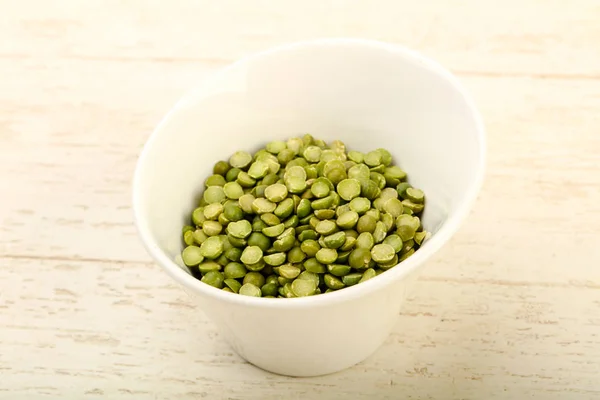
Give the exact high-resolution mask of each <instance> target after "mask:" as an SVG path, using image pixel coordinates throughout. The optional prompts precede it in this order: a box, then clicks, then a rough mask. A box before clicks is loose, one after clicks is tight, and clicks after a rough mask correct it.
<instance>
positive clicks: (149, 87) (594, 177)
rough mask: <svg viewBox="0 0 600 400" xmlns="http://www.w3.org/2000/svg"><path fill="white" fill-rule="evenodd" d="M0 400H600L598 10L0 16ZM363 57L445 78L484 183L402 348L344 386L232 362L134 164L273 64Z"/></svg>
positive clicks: (441, 4) (345, 375)
mask: <svg viewBox="0 0 600 400" xmlns="http://www.w3.org/2000/svg"><path fill="white" fill-rule="evenodd" d="M0 9H2V10H3V11H2V13H1V14H0V37H2V38H3V39H4V40H0V77H1V78H0V399H11V400H13V399H33V398H35V399H37V398H42V399H54V398H56V399H58V398H90V399H93V398H111V399H146V398H148V399H171V398H178V399H196V398H207V399H279V398H290V399H295V398H310V399H337V398H349V399H444V400H445V399H517V398H518V399H520V398H528V397H535V398H542V399H595V398H598V397H599V396H600V379H598V376H600V268H598V267H599V266H600V246H599V244H600V236H599V235H600V172H599V167H600V135H599V134H598V127H599V126H600V50H599V49H600V48H599V47H598V43H600V24H599V23H598V21H600V4H599V3H598V2H597V1H594V0H580V1H573V2H568V3H567V2H563V1H558V0H556V1H548V0H531V1H523V0H520V1H517V0H507V1H504V2H502V3H497V2H492V1H469V0H461V1H455V2H447V1H443V0H434V1H429V2H392V1H382V0H381V1H335V0H328V1H316V0H314V1H303V2H290V1H279V2H269V1H253V2H246V1H242V0H238V1H233V0H225V1H192V0H179V1H174V2H171V3H170V4H169V5H166V3H164V2H160V1H142V0H136V1H134V0H132V1H125V0H122V1H116V0H114V1H113V0H110V1H109V0H102V1H101V0H97V1H86V2H78V1H75V0H72V1H67V0H65V1H45V2H42V1H33V0H30V1H22V2H10V1H8V0H0ZM320 36H359V37H367V38H374V39H383V40H389V41H392V42H398V43H403V44H406V45H408V46H411V47H414V48H416V49H418V50H420V51H422V52H423V53H425V54H426V55H429V56H431V57H434V58H436V59H437V60H439V61H440V62H442V63H443V64H444V65H446V66H447V67H448V68H450V69H451V70H453V71H454V72H455V73H456V74H457V75H458V76H459V78H461V80H462V81H463V82H464V83H465V85H466V86H467V88H468V89H469V90H470V91H471V92H472V93H473V95H474V97H475V99H476V102H477V104H478V105H479V107H480V109H481V111H482V113H483V116H484V119H485V122H486V126H487V129H488V135H489V162H488V171H487V177H486V182H485V185H484V188H483V190H482V193H481V196H480V199H479V201H478V203H477V204H476V207H475V209H474V210H473V213H472V214H471V216H470V218H469V219H468V221H467V222H466V223H465V225H464V227H463V228H462V229H461V231H460V232H459V233H458V234H457V235H456V236H455V238H453V240H452V241H451V242H450V243H449V244H448V245H447V246H446V247H445V248H444V249H443V250H442V251H441V252H440V253H439V254H438V255H437V256H436V257H435V258H434V259H433V260H432V261H431V263H430V264H429V266H428V268H427V269H426V271H425V273H424V276H423V277H422V278H421V279H420V281H419V282H418V284H417V285H416V287H415V288H414V292H413V294H412V295H411V297H410V298H409V300H408V301H407V303H406V305H405V307H404V309H403V312H402V314H401V315H400V317H399V320H398V324H397V326H396V329H395V331H394V333H393V335H392V336H391V337H390V338H389V339H388V341H387V342H386V343H385V345H384V346H383V348H382V349H381V350H380V351H379V352H377V353H376V354H375V355H374V356H372V357H371V358H369V359H368V360H366V361H364V362H363V363H361V364H359V365H357V366H355V367H353V368H351V369H349V370H347V371H343V372H340V373H338V374H334V375H330V376H326V377H319V378H310V379H292V378H286V377H281V376H275V375H272V374H269V373H266V372H263V371H261V370H258V369H256V368H254V367H252V366H250V365H248V364H247V363H245V362H244V361H243V360H241V359H240V358H239V357H238V356H236V355H235V354H234V353H233V352H232V351H231V349H230V348H229V347H228V346H227V345H226V344H225V343H224V342H223V341H222V339H221V338H220V336H219V333H218V332H217V331H216V330H215V328H214V327H213V325H212V324H211V323H210V321H208V320H207V319H206V318H205V317H204V315H203V314H202V312H201V311H200V310H198V309H196V308H195V307H194V306H193V305H192V304H191V302H190V301H188V299H187V296H186V295H185V294H184V293H183V292H182V291H181V290H180V289H179V288H178V287H177V286H176V285H175V284H174V283H173V282H172V281H171V280H170V279H169V278H168V277H167V276H166V275H165V274H164V273H163V272H162V271H160V269H159V268H158V267H157V266H155V265H153V264H152V262H151V261H150V259H149V257H148V255H147V254H146V253H145V251H144V250H143V249H142V247H141V245H140V243H139V241H138V239H137V237H136V232H135V230H134V227H133V225H132V216H131V208H130V181H131V176H132V172H133V168H134V165H135V161H136V157H137V155H138V153H139V151H140V148H141V146H142V145H143V143H144V141H145V140H146V138H147V137H148V134H149V132H150V131H151V130H152V129H153V127H154V126H155V125H156V123H157V122H158V121H159V119H160V118H161V117H162V115H164V113H165V112H166V111H167V110H168V109H169V107H170V106H171V105H172V104H173V103H174V102H175V101H176V100H177V99H178V98H179V96H181V95H182V94H183V93H184V92H185V91H186V90H187V89H188V88H189V86H190V85H191V84H193V83H194V82H197V81H199V80H201V79H202V78H203V77H205V76H206V75H207V74H209V73H211V72H213V71H215V70H216V69H218V68H220V67H222V66H223V65H226V64H227V63H229V62H231V61H233V60H235V59H237V58H239V57H241V56H243V55H246V54H249V53H252V52H254V51H257V50H261V49H264V48H267V47H270V46H272V45H276V44H280V43H284V42H289V41H293V40H299V39H307V38H314V37H320Z"/></svg>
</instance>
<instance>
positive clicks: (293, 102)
mask: <svg viewBox="0 0 600 400" xmlns="http://www.w3.org/2000/svg"><path fill="white" fill-rule="evenodd" d="M307 132H309V133H311V134H312V135H313V136H315V137H317V138H321V139H323V140H326V141H331V140H335V139H339V140H342V141H343V142H345V143H346V146H347V147H348V149H354V150H360V151H364V152H366V151H369V150H372V149H375V148H378V147H384V148H386V149H388V150H389V151H390V152H391V153H392V155H393V156H394V162H395V163H396V164H397V165H399V166H401V167H402V168H403V169H404V170H405V171H407V173H408V176H409V182H411V183H412V184H413V185H414V186H416V187H419V188H421V189H423V190H424V191H425V193H426V196H427V202H426V211H425V213H424V215H423V224H424V226H425V228H426V229H427V230H429V231H431V232H433V233H434V234H435V233H436V232H437V231H439V230H440V229H442V228H443V227H444V225H445V224H447V223H448V220H449V218H450V217H451V216H452V215H453V214H456V213H457V212H458V211H459V210H461V208H464V207H465V204H464V203H465V201H466V200H467V199H466V196H467V193H472V192H473V191H474V185H476V183H477V180H478V179H480V175H481V173H482V168H483V154H482V141H483V137H482V132H481V127H480V124H479V121H478V118H477V115H476V112H475V111H474V109H473V108H472V106H471V105H470V103H469V101H468V100H467V99H466V98H465V95H464V93H463V92H462V90H461V89H460V88H459V87H458V86H457V84H456V83H455V81H454V80H453V78H451V76H450V75H448V74H447V73H446V72H445V71H443V70H442V69H441V68H439V67H437V66H436V65H435V64H432V63H430V62H427V61H424V60H423V59H422V58H421V57H419V56H417V55H415V54H413V53H411V52H409V51H406V50H402V49H401V48H398V47H392V46H387V45H383V44H381V45H374V44H372V43H362V42H353V41H322V42H316V43H312V44H304V45H295V46H287V47H284V48H281V49H278V50H275V51H270V52H266V53H262V54H260V55H258V56H255V57H252V58H249V59H246V60H243V61H241V62H238V63H236V64H234V65H233V66H231V67H229V68H227V69H225V70H224V71H222V72H221V73H219V74H217V75H216V76H215V77H213V78H212V79H211V80H210V81H208V82H207V83H205V84H204V85H202V86H201V87H199V88H198V89H196V90H195V91H193V92H192V93H191V94H190V95H188V96H187V97H186V98H184V99H183V100H182V101H181V102H180V103H178V105H177V106H176V107H175V108H174V109H173V110H172V111H171V112H170V113H169V115H168V116H167V117H166V118H165V119H164V120H163V122H162V123H161V124H160V126H159V127H158V128H157V130H156V131H155V132H154V134H153V135H152V137H151V139H150V140H149V142H148V144H147V145H146V148H145V149H144V152H143V154H142V157H141V158H140V161H139V164H138V171H137V175H136V182H135V187H134V191H135V192H136V196H137V197H136V198H137V199H138V201H137V204H136V205H135V207H136V208H137V209H136V216H137V218H138V220H143V221H144V224H145V227H147V229H148V231H149V234H150V237H151V241H152V242H153V243H152V244H151V246H156V247H157V248H158V249H159V250H160V251H162V252H164V253H165V254H166V255H167V256H168V257H169V258H171V259H174V258H175V257H176V256H177V255H178V254H179V252H180V251H181V227H182V226H183V225H184V224H188V223H189V215H190V213H191V211H192V210H193V209H194V207H195V205H196V204H197V201H198V199H199V195H200V192H201V190H202V189H203V182H204V180H205V179H206V177H207V176H208V175H210V174H211V173H212V166H213V165H214V163H215V162H216V161H218V160H221V159H227V158H228V157H229V155H230V154H232V153H233V152H234V151H236V150H240V149H244V150H249V151H250V150H257V149H258V148H260V147H261V146H264V145H265V144H266V143H267V142H268V141H270V140H274V139H287V138H289V137H292V136H294V135H302V134H304V133H307ZM146 245H148V243H146ZM426 247H427V244H425V245H424V246H423V249H425V248H426Z"/></svg>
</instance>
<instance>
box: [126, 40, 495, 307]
mask: <svg viewBox="0 0 600 400" xmlns="http://www.w3.org/2000/svg"><path fill="white" fill-rule="evenodd" d="M323 45H357V46H365V47H370V48H372V49H378V50H382V51H387V52H393V53H396V54H400V55H401V56H403V57H404V58H406V59H408V60H410V61H412V62H416V64H418V65H420V67H422V68H425V69H428V70H429V71H430V72H432V73H434V74H436V75H438V76H440V77H441V78H443V79H444V80H445V81H446V82H447V83H449V84H450V86H451V87H452V88H453V89H454V90H455V91H456V92H457V93H458V94H459V95H460V96H461V97H462V98H463V100H464V101H465V104H466V105H467V110H468V112H469V113H470V115H471V118H472V119H473V121H474V124H475V129H476V132H477V139H478V141H479V143H478V145H479V146H478V147H479V160H478V164H479V166H478V170H477V171H476V173H475V177H474V179H473V181H472V182H471V183H470V185H469V187H468V189H467V191H466V193H465V195H464V199H463V201H462V202H461V204H460V205H459V206H458V207H457V209H456V211H455V212H454V213H452V214H451V215H449V216H448V218H447V219H446V221H445V222H444V223H443V224H442V226H441V227H440V229H439V230H438V231H437V232H436V233H435V234H434V235H432V236H431V238H430V239H429V240H428V241H427V244H426V245H425V246H423V247H422V248H420V249H419V251H417V252H415V253H414V254H413V255H412V256H411V257H410V258H408V259H406V260H405V261H403V262H402V268H391V269H389V270H388V271H386V273H385V274H381V275H378V276H376V277H374V278H372V279H369V280H368V281H366V282H363V283H361V284H360V285H353V286H350V287H347V288H344V289H343V290H339V291H335V292H332V293H324V294H320V295H317V296H309V297H298V298H288V299H285V300H282V299H279V298H264V297H250V296H242V295H239V294H236V293H228V292H225V291H223V290H220V289H217V288H214V287H212V286H210V285H207V284H205V283H203V282H200V281H199V280H198V279H196V278H194V277H193V276H191V275H190V274H188V273H187V272H185V271H184V270H183V269H182V268H181V267H180V266H179V265H177V264H176V262H175V261H174V260H173V259H171V258H170V257H169V256H167V254H166V253H165V252H164V251H162V250H161V249H160V247H159V246H158V244H157V243H156V242H155V240H154V238H153V235H152V234H151V231H150V228H149V227H148V223H147V221H146V220H145V219H144V217H143V215H144V212H143V210H144V206H143V204H144V202H143V199H142V198H141V193H140V190H139V187H140V184H141V177H142V175H143V166H144V165H145V164H146V158H147V157H148V152H149V149H150V148H151V147H152V145H153V142H154V140H155V139H156V137H157V136H158V135H160V132H161V131H162V130H163V128H164V126H166V125H167V124H168V123H169V121H170V120H171V119H172V118H173V117H174V115H175V114H176V112H177V111H178V110H179V109H180V108H183V107H185V104H186V103H187V100H188V98H189V96H190V95H192V94H193V93H198V91H202V88H204V87H205V86H206V85H208V84H209V83H211V82H215V81H217V80H218V79H219V78H220V77H221V76H222V75H224V74H226V73H227V72H228V71H229V70H232V69H235V68H238V67H240V66H243V65H244V64H248V63H251V62H253V61H255V60H258V59H260V58H262V57H264V56H267V55H271V54H274V53H277V52H282V51H290V50H296V49H300V48H303V47H312V46H323ZM485 161H486V134H485V127H484V123H483V119H482V117H481V114H480V113H479V111H478V109H477V108H476V106H475V103H474V101H473V100H472V98H471V96H470V95H469V94H468V92H467V91H466V89H465V88H464V87H463V86H462V84H461V83H460V81H459V80H458V79H457V78H456V77H455V76H454V75H453V74H452V73H451V72H450V71H448V70H447V69H446V68H444V67H443V66H442V65H441V64H439V63H437V62H436V61H434V60H432V59H429V58H427V57H425V56H423V55H422V54H420V53H418V52H417V51H415V50H412V49H410V48H407V47H405V46H403V45H399V44H394V43H389V42H383V41H378V40H371V39H362V38H350V37H347V38H321V39H312V40H304V41H298V42H292V43H288V44H283V45H278V46H275V47H271V48H269V49H266V50H263V51H260V52H258V53H254V54H251V55H248V56H246V57H243V58H241V59H239V60H238V61H235V62H233V63H231V64H229V65H227V66H225V67H224V68H221V69H220V70H218V71H216V72H215V73H213V74H210V75H209V76H208V77H207V78H206V79H204V80H203V81H202V83H201V84H200V85H197V86H196V87H195V88H192V89H191V90H190V91H188V93H187V94H185V95H184V96H183V97H182V98H181V99H179V100H178V101H177V102H176V103H175V105H174V106H173V107H172V108H171V109H170V110H169V111H168V112H167V113H166V115H165V116H164V117H163V118H162V119H161V121H160V122H159V123H158V125H157V126H156V128H155V129H154V130H153V131H152V133H151V134H150V136H149V138H148V140H147V141H146V143H145V145H144V146H143V148H142V151H141V153H140V155H139V157H138V160H137V163H136V166H135V171H134V176H133V185H132V192H133V193H132V206H133V213H134V223H135V226H136V228H137V231H138V234H139V236H140V238H141V240H142V243H143V245H144V247H145V248H146V250H147V252H148V253H149V254H150V255H151V257H152V258H153V260H154V261H155V262H156V263H158V264H159V265H160V266H161V267H162V268H163V269H164V270H165V271H166V272H167V274H168V275H170V276H171V278H173V279H174V280H175V281H177V282H178V283H179V284H181V285H182V286H184V287H185V288H187V289H189V290H190V291H192V292H194V293H195V294H199V295H202V296H207V297H212V298H214V299H215V300H218V301H221V302H224V303H230V304H235V305H244V306H250V307H258V308H270V309H296V308H312V307H318V306H324V305H332V304H336V303H340V302H345V301H350V300H355V299H357V298H359V297H362V296H366V295H368V294H370V293H372V292H375V291H377V290H380V289H383V288H384V287H386V286H388V285H391V284H393V283H394V282H397V281H400V280H401V279H403V278H406V277H407V276H409V275H410V274H412V273H413V272H414V271H416V269H417V268H418V267H420V266H422V265H423V264H424V263H425V262H426V261H427V260H428V259H429V258H431V256H433V254H435V253H437V252H438V251H439V250H440V248H441V247H442V246H443V245H444V244H446V243H447V242H448V240H449V239H450V238H451V237H452V236H453V235H454V234H455V233H456V231H457V230H458V229H459V228H460V226H461V225H462V223H463V221H464V220H465V218H466V217H467V215H468V214H469V213H470V211H471V209H472V207H473V204H474V203H475V201H476V199H477V196H478V194H479V192H480V190H481V187H482V185H483V179H484V175H485Z"/></svg>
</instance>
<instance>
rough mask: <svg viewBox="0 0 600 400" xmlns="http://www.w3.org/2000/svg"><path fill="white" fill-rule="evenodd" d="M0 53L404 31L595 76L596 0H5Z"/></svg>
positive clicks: (508, 59) (473, 64)
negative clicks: (170, 0) (165, 0)
mask: <svg viewBox="0 0 600 400" xmlns="http://www.w3.org/2000/svg"><path fill="white" fill-rule="evenodd" d="M3 3H4V4H5V5H6V6H5V7H3V18H0V31H1V32H3V35H2V36H3V37H10V38H11V39H12V40H5V41H2V42H0V57H9V58H12V59H18V58H25V59H30V58H34V59H40V58H42V59H48V58H61V59H84V60H119V61H123V62H126V61H128V60H131V59H143V60H146V61H148V62H149V63H153V62H156V63H167V64H169V63H172V62H175V61H181V60H192V61H202V62H210V63H215V64H219V65H223V64H226V63H229V62H231V61H233V60H234V59H237V58H239V57H241V56H243V55H246V54H250V53H253V52H255V51H259V50H262V49H265V48H267V47H271V46H273V45H277V44H282V43H287V42H291V41H297V40H303V39H311V38H318V37H324V36H335V37H339V36H352V37H365V38H371V39H378V40H387V41H392V42H397V43H403V44H405V45H407V46H410V47H414V48H416V49H419V50H420V51H423V52H424V53H426V54H428V55H430V56H432V57H434V58H436V59H439V61H441V62H442V63H444V64H446V65H448V66H449V67H450V68H452V69H454V70H457V71H465V72H466V71H469V72H475V73H487V74H492V75H496V74H513V75H537V76H558V77H566V78H569V77H573V76H583V77H596V78H597V77H599V76H600V52H599V51H598V46H597V44H598V41H599V40H600V26H599V24H598V21H599V20H600V4H599V3H598V2H597V1H594V0H578V1H571V2H568V3H565V2H564V1H561V0H530V1H521V0H506V1H503V2H485V1H479V2H475V1H468V0H458V1H452V2H448V1H444V0H434V1H427V2H410V3H407V2H400V1H396V2H390V1H385V0H378V1H363V0H354V1H321V0H307V1H303V2H300V3H294V2H289V1H278V2H268V1H254V2H247V1H243V0H224V1H218V2H214V1H208V0H203V1H177V2H173V3H171V4H169V6H168V10H166V9H165V8H164V7H163V6H162V3H161V2H159V1H145V0H135V1H126V2H125V1H105V0H95V1H85V2H80V1H75V0H54V1H45V2H38V1H35V0H28V1H21V2H19V3H18V4H16V3H14V2H11V1H8V0H4V1H3Z"/></svg>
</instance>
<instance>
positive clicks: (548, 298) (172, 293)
mask: <svg viewBox="0 0 600 400" xmlns="http://www.w3.org/2000/svg"><path fill="white" fill-rule="evenodd" d="M32 263H35V266H32V265H31V264H32ZM0 266H1V268H0V281H1V282H7V281H8V282H12V283H13V285H11V286H7V287H5V288H3V291H2V295H1V296H0V310H1V311H2V314H1V315H2V321H3V324H2V325H3V329H2V330H0V354H1V355H2V356H1V357H0V371H1V374H2V375H3V376H6V377H10V378H9V379H7V380H4V381H3V383H2V385H0V398H3V396H4V394H7V393H10V398H11V399H15V398H17V399H19V398H25V397H27V396H28V397H35V398H55V397H59V396H60V397H63V398H64V397H68V398H83V397H84V396H85V397H86V398H87V397H90V398H96V397H102V396H104V397H110V398H115V399H130V398H156V399H169V398H181V399H192V398H198V397H200V398H229V399H246V398H261V399H279V398H281V396H282V393H285V394H286V398H296V397H298V396H301V397H303V398H311V399H312V398H324V399H334V398H341V397H343V396H351V398H353V399H372V398H378V399H397V398H399V397H401V398H408V399H410V398H415V399H417V398H418V399H440V398H444V399H446V398H447V399H450V398H452V399H476V398H477V399H480V398H485V399H507V398H517V397H520V396H538V397H540V398H544V399H571V398H573V399H575V398H577V399H592V398H594V396H598V395H600V387H598V383H597V376H598V373H599V372H600V370H599V369H598V368H599V365H600V337H599V336H598V327H599V326H600V307H598V306H599V305H600V290H599V289H598V288H565V287H526V286H515V285H506V284H490V283H486V282H483V283H477V284H467V283H462V284H460V283H455V282H444V281H421V282H418V283H417V284H416V287H415V288H414V292H413V295H411V296H410V297H409V299H408V300H407V302H406V304H405V306H404V307H403V311H402V313H401V315H400V316H399V319H398V323H397V325H396V328H395V329H394V333H393V334H392V335H391V336H390V338H389V339H388V340H387V341H386V343H385V344H384V346H383V347H382V348H381V349H380V350H379V351H378V352H377V353H376V354H375V355H373V356H372V357H370V358H369V359H368V360H366V361H364V362H362V363H360V364H359V365H357V366H355V367H353V368H350V369H349V370H346V371H343V372H340V373H337V374H333V375H330V376H326V377H319V378H310V379H309V378H307V379H294V378H286V377H281V376H276V375H273V374H268V373H265V372H263V371H260V370H258V369H256V368H254V367H252V366H251V365H249V364H247V363H245V362H244V361H243V360H242V359H240V358H239V357H238V356H237V355H235V354H234V353H233V352H232V351H231V349H230V348H229V347H228V346H227V345H226V344H225V343H224V342H223V341H222V339H221V337H220V335H219V333H218V332H217V331H216V330H215V328H214V326H213V325H212V323H211V322H210V321H208V320H207V319H206V317H205V316H204V314H203V313H202V312H201V311H200V310H198V309H197V308H195V306H193V305H192V303H191V302H190V301H189V299H188V297H187V295H186V294H184V292H183V291H182V290H181V289H180V288H178V287H177V286H175V285H174V284H173V283H172V282H171V281H170V279H169V278H168V277H167V276H166V275H165V274H164V273H162V272H161V271H159V270H158V268H156V267H153V266H152V265H150V264H146V263H100V264H99V263H93V262H76V261H52V260H41V261H39V262H36V261H34V260H15V259H12V260H9V259H6V258H4V259H0ZM558 297H560V298H565V299H569V301H566V302H561V301H556V299H557V298H558ZM34 354H35V355H34ZM24 355H27V356H25V357H24ZM32 357H33V358H34V359H35V360H36V361H35V362H32ZM5 398H8V397H5Z"/></svg>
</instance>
